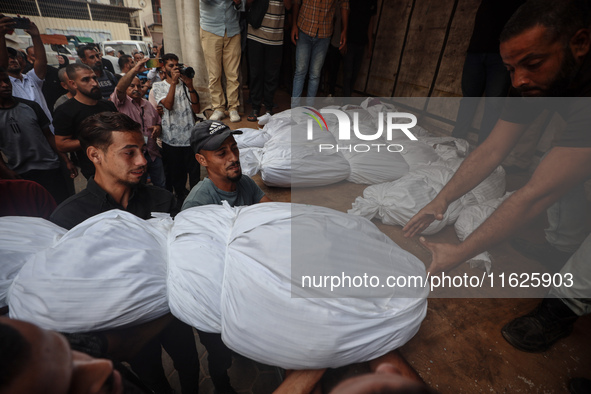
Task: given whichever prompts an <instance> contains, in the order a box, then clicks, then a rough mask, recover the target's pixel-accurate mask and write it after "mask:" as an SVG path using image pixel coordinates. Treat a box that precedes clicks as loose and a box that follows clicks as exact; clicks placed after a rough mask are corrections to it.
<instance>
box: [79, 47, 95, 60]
mask: <svg viewBox="0 0 591 394" xmlns="http://www.w3.org/2000/svg"><path fill="white" fill-rule="evenodd" d="M84 51H94V45H91V44H86V45H80V46H79V47H78V49H76V53H77V54H78V57H79V58H80V59H86V54H85V53H84Z"/></svg>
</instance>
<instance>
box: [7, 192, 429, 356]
mask: <svg viewBox="0 0 591 394" xmlns="http://www.w3.org/2000/svg"><path fill="white" fill-rule="evenodd" d="M19 219H21V218H16V219H15V220H17V221H18V220H19ZM40 220H41V221H40V222H38V223H37V224H35V225H34V226H31V225H29V231H32V232H36V230H37V229H42V227H43V226H47V223H44V221H43V220H42V219H40ZM31 227H34V228H31ZM292 245H293V246H294V248H293V249H292ZM0 246H3V245H0ZM292 252H293V253H292ZM167 262H168V264H167ZM167 267H168V269H167ZM341 272H344V273H346V274H347V275H351V276H361V275H363V274H364V273H367V274H368V275H371V276H377V277H379V278H380V280H382V281H384V282H381V283H382V284H384V283H387V282H386V278H387V277H388V276H389V275H393V276H397V277H398V276H403V277H405V278H410V277H415V278H417V279H419V280H424V279H425V269H424V265H423V263H422V262H421V261H420V260H418V259H417V258H416V257H414V256H413V255H411V254H409V253H408V252H406V251H404V250H402V249H401V248H400V247H398V246H397V245H396V244H395V243H394V242H393V241H392V240H390V239H389V238H388V237H386V236H385V235H384V234H383V233H382V232H380V231H379V230H378V229H377V227H375V225H373V224H372V223H371V222H369V221H367V220H365V219H363V218H359V217H353V216H350V215H347V214H344V213H341V212H337V211H333V210H331V209H328V208H322V207H315V206H307V205H297V204H287V203H267V204H256V205H254V206H250V207H241V208H231V207H229V206H228V205H227V204H224V205H222V206H220V205H208V206H202V207H196V208H191V209H188V210H186V211H183V212H181V213H180V214H179V215H178V216H177V217H176V219H175V221H174V223H173V222H172V220H171V219H170V218H166V217H161V218H158V219H151V220H149V221H144V220H142V219H139V218H137V217H135V216H134V215H132V214H129V213H127V212H122V211H118V210H113V211H108V212H105V213H103V214H100V215H97V216H95V217H93V218H90V219H88V220H87V221H85V222H83V223H81V224H79V225H78V226H76V227H74V228H73V229H72V230H70V231H69V232H67V233H66V234H65V235H63V236H62V237H61V238H60V239H58V240H56V241H55V242H52V246H51V247H47V248H46V249H45V250H42V251H39V252H38V253H36V254H34V255H32V257H31V258H30V259H29V260H28V261H27V262H26V263H25V264H24V266H23V268H22V269H21V271H20V272H19V273H18V275H17V276H16V278H15V279H14V282H13V284H12V286H11V287H10V289H9V294H8V302H9V306H10V314H11V317H13V318H17V319H22V320H25V321H30V322H33V323H35V324H37V325H39V326H41V327H43V328H47V329H54V330H58V331H62V332H87V331H95V330H103V329H113V328H118V327H124V326H128V325H135V324H139V323H142V322H146V321H150V320H153V319H155V318H157V317H159V316H162V315H163V314H165V313H167V312H168V311H169V305H170V310H171V311H172V312H173V313H174V314H175V315H176V316H177V317H178V318H179V319H181V320H183V321H185V322H186V323H188V324H190V325H192V326H195V327H198V328H200V329H202V330H205V331H209V332H221V333H222V338H223V339H224V341H225V342H226V343H227V344H228V346H229V347H230V348H232V349H234V350H235V351H237V352H239V353H241V354H243V355H244V356H246V357H250V358H252V359H255V360H258V361H260V362H263V363H266V364H271V365H277V366H281V367H284V368H324V367H337V366H341V365H346V364H350V363H353V362H360V361H365V360H370V359H373V358H376V357H378V356H380V355H382V354H385V353H386V352H388V351H390V350H392V349H395V348H397V347H399V346H401V345H403V344H404V343H406V342H407V341H408V340H409V339H410V338H411V337H412V336H413V335H414V334H415V333H416V332H417V330H418V329H419V326H420V323H421V321H422V320H423V318H424V316H425V314H426V307H427V301H426V296H427V294H428V287H424V286H422V283H421V281H419V285H418V287H412V286H410V284H409V286H408V287H385V288H384V287H380V286H376V287H375V288H374V287H371V288H370V287H368V288H364V287H361V288H359V287H358V286H353V287H343V288H342V289H340V290H336V291H335V292H334V293H333V292H332V289H329V288H328V287H324V288H317V287H315V286H313V287H314V288H310V286H312V285H311V284H309V285H308V288H304V287H301V286H298V283H299V282H300V279H298V278H300V277H301V275H302V274H303V275H319V274H327V273H333V274H336V275H340V273H341ZM302 281H303V277H302ZM314 283H316V282H314ZM354 283H355V282H354ZM370 283H372V282H370ZM294 289H295V290H294ZM298 297H299V298H298ZM305 297H314V298H305ZM323 297H324V298H323ZM336 297H341V298H336ZM344 297H346V298H344ZM353 297H356V298H353Z"/></svg>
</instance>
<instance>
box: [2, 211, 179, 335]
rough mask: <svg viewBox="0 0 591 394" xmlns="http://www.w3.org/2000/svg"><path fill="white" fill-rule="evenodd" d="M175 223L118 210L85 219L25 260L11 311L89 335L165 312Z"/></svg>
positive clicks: (11, 293)
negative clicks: (169, 247) (168, 260)
mask: <svg viewBox="0 0 591 394" xmlns="http://www.w3.org/2000/svg"><path fill="white" fill-rule="evenodd" d="M171 221H172V219H170V218H168V219H153V220H151V221H145V220H142V219H140V218H138V217H136V216H134V215H132V214H130V213H127V212H123V211H119V210H113V211H108V212H105V213H103V214H100V215H97V216H94V217H92V218H90V219H88V220H86V221H84V222H82V223H80V224H79V225H78V226H76V227H74V228H73V229H71V230H70V231H69V232H67V233H66V234H65V235H64V236H63V237H61V238H60V239H59V240H58V241H57V242H55V243H54V244H53V246H52V247H50V248H47V249H45V250H44V251H41V252H39V253H37V254H35V255H34V256H32V258H31V259H29V261H27V263H25V265H24V266H23V268H22V269H21V271H20V272H19V274H18V275H17V277H16V278H15V279H14V282H13V284H12V286H11V288H10V290H9V292H8V304H9V308H10V316H11V317H12V318H16V319H21V320H25V321H29V322H33V323H35V324H37V325H39V326H40V327H43V328H46V329H52V330H57V331H61V332H86V331H94V330H103V329H109V328H117V327H123V326H127V325H135V324H139V323H143V322H147V321H150V320H153V319H156V318H158V317H160V316H162V315H164V314H166V313H167V312H168V311H169V310H168V302H167V299H166V257H167V256H166V251H167V247H166V246H167V235H168V228H169V226H170V222H171ZM36 227H37V226H36ZM29 231H30V232H32V233H34V232H36V231H37V230H36V228H30V229H29Z"/></svg>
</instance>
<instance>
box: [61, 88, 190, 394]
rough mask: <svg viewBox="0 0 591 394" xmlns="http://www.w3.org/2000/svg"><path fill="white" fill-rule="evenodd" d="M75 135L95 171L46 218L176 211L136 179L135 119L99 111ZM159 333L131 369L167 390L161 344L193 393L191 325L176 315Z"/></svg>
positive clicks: (72, 220) (142, 162)
mask: <svg viewBox="0 0 591 394" xmlns="http://www.w3.org/2000/svg"><path fill="white" fill-rule="evenodd" d="M76 97H78V94H77V95H76ZM64 105H65V104H64ZM60 108H61V107H60ZM78 137H79V143H81V145H82V148H83V149H84V151H85V152H86V154H87V156H88V157H89V158H90V160H91V161H92V163H93V165H94V166H95V167H96V173H95V175H94V176H93V177H91V178H90V179H89V180H88V185H87V187H86V189H85V190H83V191H82V192H80V193H78V194H77V195H75V196H72V197H70V198H69V199H67V200H66V201H64V202H63V203H62V204H60V205H59V206H58V207H57V208H56V209H55V211H54V212H53V214H52V215H51V217H50V220H51V221H52V222H53V223H55V224H57V225H59V226H62V227H64V228H67V229H71V228H72V227H74V226H76V225H77V224H79V223H81V222H83V221H84V220H86V219H88V218H90V217H92V216H95V215H97V214H99V213H101V212H106V211H109V210H112V209H120V210H124V211H127V212H130V213H132V214H134V215H136V216H138V217H140V218H142V219H149V218H150V217H151V216H152V215H151V213H152V212H165V213H170V214H172V215H174V214H175V213H176V212H175V207H176V201H175V198H174V196H173V195H172V193H171V192H169V191H167V190H165V189H162V188H158V187H155V186H146V185H142V184H141V183H140V180H141V179H142V176H143V175H144V173H145V172H146V165H147V161H146V158H145V157H144V151H145V149H146V143H145V142H144V136H143V134H142V131H141V125H140V124H139V123H137V122H135V121H134V120H132V119H131V118H130V117H129V116H127V115H125V114H122V113H118V112H109V113H99V114H96V115H93V116H91V117H89V118H87V119H85V120H84V121H83V122H82V124H81V127H80V130H79V135H78ZM158 338H159V340H158V341H153V342H151V343H150V344H149V345H148V346H147V347H146V348H145V349H144V350H143V351H142V353H141V354H140V355H139V356H138V357H136V358H134V359H133V360H131V361H130V364H131V365H132V368H133V370H134V371H135V372H136V373H137V374H138V375H139V376H140V377H141V378H142V380H144V381H145V382H146V383H148V384H149V385H151V386H152V387H153V388H154V389H155V391H157V392H168V391H169V390H170V386H169V384H168V382H167V381H166V378H165V376H164V374H163V371H162V363H161V358H160V357H161V349H160V343H162V344H163V345H164V347H165V349H166V351H167V353H168V354H169V355H170V356H171V357H172V359H173V361H174V366H175V368H176V369H177V371H178V372H179V376H180V380H181V386H182V389H183V392H197V390H198V385H199V358H198V355H197V351H196V348H195V337H194V336H193V332H192V330H191V328H190V327H189V326H187V325H186V324H183V323H181V322H180V321H178V320H176V319H174V321H173V322H172V323H171V324H170V325H169V327H168V328H167V329H165V330H164V331H163V333H162V334H161V335H160V336H159V337H158Z"/></svg>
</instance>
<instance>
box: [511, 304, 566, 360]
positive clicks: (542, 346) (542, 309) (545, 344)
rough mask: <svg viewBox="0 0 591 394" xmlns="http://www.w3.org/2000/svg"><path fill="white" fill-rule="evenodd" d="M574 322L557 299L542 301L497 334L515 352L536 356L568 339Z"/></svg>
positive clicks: (564, 306)
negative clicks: (513, 348) (561, 339)
mask: <svg viewBox="0 0 591 394" xmlns="http://www.w3.org/2000/svg"><path fill="white" fill-rule="evenodd" d="M577 318H578V316H577V315H576V314H575V313H574V312H573V311H572V310H571V309H570V308H569V307H568V306H566V305H565V304H564V303H563V302H562V301H561V300H560V299H557V298H544V300H543V301H542V302H541V303H540V305H538V306H537V307H536V309H534V310H533V311H531V312H530V313H528V314H527V315H525V316H522V317H518V318H517V319H514V320H513V321H511V322H509V323H507V324H506V325H505V327H503V328H502V329H501V333H502V334H503V337H504V338H505V339H506V340H507V342H509V343H510V344H511V345H513V346H514V347H516V348H517V349H519V350H523V351H524V352H531V353H538V352H543V351H546V350H548V349H549V348H550V347H551V346H552V345H553V344H554V343H555V342H556V341H558V340H559V339H560V338H564V337H567V336H569V335H570V333H571V332H572V330H573V323H574V322H575V321H576V320H577Z"/></svg>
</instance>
